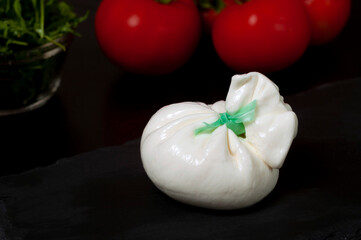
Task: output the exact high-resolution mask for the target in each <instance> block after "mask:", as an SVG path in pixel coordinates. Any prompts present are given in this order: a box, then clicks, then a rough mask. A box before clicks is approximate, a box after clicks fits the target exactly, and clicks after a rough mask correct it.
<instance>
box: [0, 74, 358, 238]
mask: <svg viewBox="0 0 361 240" xmlns="http://www.w3.org/2000/svg"><path fill="white" fill-rule="evenodd" d="M360 89H361V79H352V80H347V81H344V82H338V83H334V84H331V85H325V86H322V87H319V88H317V89H313V90H311V91H308V92H305V93H302V94H298V95H296V96H292V97H288V98H286V99H285V100H286V102H288V103H290V104H291V106H292V107H293V109H294V111H295V112H296V113H297V115H298V118H299V133H298V136H297V138H296V140H295V141H294V143H293V145H292V147H291V150H290V152H289V155H288V157H287V159H286V163H285V165H284V166H283V168H282V169H281V171H280V179H279V183H278V185H277V186H276V188H275V190H274V191H273V192H272V193H271V194H270V195H269V196H268V197H267V198H265V199H264V200H263V201H261V202H260V203H258V204H256V205H254V206H252V207H249V208H246V209H240V210H234V211H214V210H207V209H201V208H196V207H191V206H187V205H184V204H181V203H178V202H176V201H174V200H172V199H170V198H168V197H167V196H166V195H164V194H163V193H161V192H160V191H158V190H157V189H156V188H155V187H154V186H153V184H152V183H151V182H150V181H149V179H148V178H147V176H146V174H145V172H144V170H143V168H142V165H141V160H140V153H139V140H136V141H132V142H128V143H127V144H125V145H122V146H115V147H108V148H104V149H99V150H96V151H93V152H89V153H84V154H81V155H78V156H74V157H72V158H68V159H62V160H59V161H58V162H57V163H56V164H54V165H51V166H49V167H46V168H39V169H34V170H31V171H29V172H25V173H23V174H19V175H11V176H5V177H2V178H0V239H1V240H18V239H37V240H39V239H47V240H55V239H59V240H60V239H62V240H77V239H87V240H92V239H105V240H108V239H154V238H155V239H243V240H247V239H287V240H291V239H295V240H299V239H328V240H330V239H345V240H351V239H353V240H355V239H361V191H360V190H361V189H360V186H361V174H360V170H361V145H360V143H361V137H360V132H361V126H360V122H361V107H360V103H361V94H360Z"/></svg>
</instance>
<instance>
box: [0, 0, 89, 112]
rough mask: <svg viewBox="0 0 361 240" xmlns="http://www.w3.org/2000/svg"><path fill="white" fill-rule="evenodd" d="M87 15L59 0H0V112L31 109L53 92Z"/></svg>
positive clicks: (41, 103) (57, 85) (42, 102)
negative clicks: (68, 51)
mask: <svg viewBox="0 0 361 240" xmlns="http://www.w3.org/2000/svg"><path fill="white" fill-rule="evenodd" d="M87 16H88V13H86V14H85V15H83V16H80V17H78V16H77V14H76V13H75V12H74V11H73V9H72V7H71V6H70V5H69V4H68V3H66V2H64V1H59V0H0V116H1V115H10V114H14V113H20V112H25V111H29V110H33V109H35V108H38V107H40V106H42V105H44V104H45V103H46V102H47V101H48V100H49V99H50V98H51V97H52V96H53V95H54V93H55V92H56V91H57V89H58V87H59V85H60V82H61V69H62V66H63V63H64V61H65V59H66V53H67V49H68V47H69V46H70V44H71V41H72V39H73V37H74V36H78V34H77V33H76V31H75V29H76V27H77V26H78V24H79V23H81V22H83V21H84V20H85V19H86V18H87Z"/></svg>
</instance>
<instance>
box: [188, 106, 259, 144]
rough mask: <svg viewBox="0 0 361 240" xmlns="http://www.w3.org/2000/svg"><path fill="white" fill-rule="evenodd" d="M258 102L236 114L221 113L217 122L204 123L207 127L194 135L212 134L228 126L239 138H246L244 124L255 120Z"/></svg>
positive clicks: (195, 131)
mask: <svg viewBox="0 0 361 240" xmlns="http://www.w3.org/2000/svg"><path fill="white" fill-rule="evenodd" d="M256 103H257V102H256V100H253V101H252V102H251V103H249V104H247V105H246V106H244V107H242V108H241V109H239V110H238V111H237V112H235V113H234V114H229V113H228V112H224V113H220V114H219V118H218V120H217V121H215V122H213V123H206V122H204V124H205V126H204V127H200V128H197V129H196V130H194V135H196V136H197V135H198V134H201V133H212V132H213V131H214V130H216V129H217V128H218V127H220V126H222V125H224V124H226V126H227V128H229V129H231V130H232V131H233V132H234V133H235V134H236V135H237V136H240V137H242V136H244V135H245V133H246V128H245V127H244V124H243V123H246V122H252V121H253V120H254V118H255V109H256Z"/></svg>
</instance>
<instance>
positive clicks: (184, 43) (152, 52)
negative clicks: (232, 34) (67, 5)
mask: <svg viewBox="0 0 361 240" xmlns="http://www.w3.org/2000/svg"><path fill="white" fill-rule="evenodd" d="M95 31H96V36H97V39H98V42H99V45H100V47H101V48H102V50H103V51H104V53H105V55H106V56H107V57H108V58H109V59H110V60H111V61H113V62H114V63H116V64H117V65H119V66H121V67H123V68H125V69H126V70H128V71H130V72H134V73H139V74H145V75H162V74H167V73H170V72H172V71H174V70H176V69H178V68H180V67H181V66H182V65H183V64H184V63H185V62H186V61H187V60H188V59H189V58H190V56H191V55H192V53H193V52H194V50H195V48H196V47H197V44H198V41H199V38H200V33H201V23H200V17H199V13H198V9H197V7H196V5H195V3H194V2H193V0H177V1H172V2H171V3H169V4H163V3H159V2H158V1H155V0H103V1H102V2H101V3H100V5H99V7H98V9H97V13H96V18H95Z"/></svg>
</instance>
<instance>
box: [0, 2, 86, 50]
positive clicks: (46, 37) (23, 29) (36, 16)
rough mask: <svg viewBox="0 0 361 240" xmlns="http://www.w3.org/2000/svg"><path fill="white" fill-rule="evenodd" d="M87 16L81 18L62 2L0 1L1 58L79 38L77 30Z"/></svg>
mask: <svg viewBox="0 0 361 240" xmlns="http://www.w3.org/2000/svg"><path fill="white" fill-rule="evenodd" d="M88 14H89V12H87V13H86V14H84V15H83V16H80V17H78V16H77V15H76V13H75V12H74V11H73V9H72V7H71V6H70V5H69V4H68V3H66V2H65V1H60V0H0V46H1V47H0V55H8V54H11V53H13V52H15V51H18V50H23V49H27V48H32V47H37V46H40V45H42V44H44V43H47V42H54V43H55V39H57V38H59V37H61V36H63V35H64V34H67V33H72V34H74V35H79V34H77V33H76V31H75V29H76V27H77V26H78V25H79V24H80V23H81V22H83V21H85V20H86V19H87V17H88ZM57 44H58V43H57ZM64 49H65V48H64Z"/></svg>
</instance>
